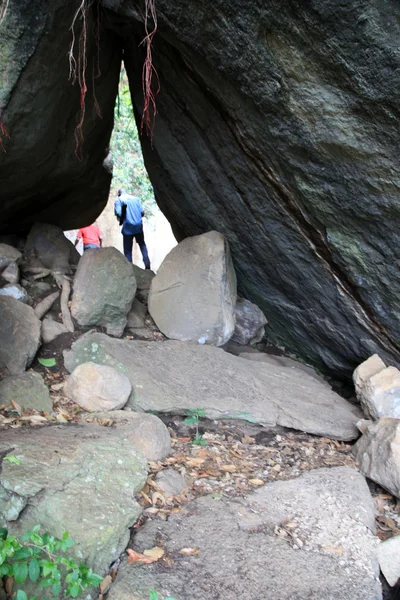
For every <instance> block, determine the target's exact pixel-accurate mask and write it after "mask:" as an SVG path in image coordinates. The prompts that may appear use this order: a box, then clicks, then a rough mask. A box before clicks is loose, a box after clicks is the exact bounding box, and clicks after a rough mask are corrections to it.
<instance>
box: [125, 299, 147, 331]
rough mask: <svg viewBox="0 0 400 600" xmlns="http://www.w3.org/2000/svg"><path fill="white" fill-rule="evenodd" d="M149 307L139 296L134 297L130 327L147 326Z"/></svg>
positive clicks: (129, 316)
mask: <svg viewBox="0 0 400 600" xmlns="http://www.w3.org/2000/svg"><path fill="white" fill-rule="evenodd" d="M146 314H147V308H146V307H145V305H144V304H142V303H141V302H140V301H139V300H137V298H135V299H134V301H133V304H132V308H131V310H130V311H129V313H128V323H127V327H128V329H141V328H142V327H146Z"/></svg>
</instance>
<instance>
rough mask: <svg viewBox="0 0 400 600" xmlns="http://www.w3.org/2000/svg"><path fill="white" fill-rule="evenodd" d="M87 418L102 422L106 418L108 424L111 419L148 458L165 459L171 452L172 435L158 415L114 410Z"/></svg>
mask: <svg viewBox="0 0 400 600" xmlns="http://www.w3.org/2000/svg"><path fill="white" fill-rule="evenodd" d="M87 420H88V421H89V422H91V423H100V424H103V422H104V420H106V422H107V425H108V423H109V421H110V420H111V424H112V427H115V428H116V429H117V430H118V431H120V432H121V433H122V434H123V435H124V436H125V437H127V438H128V439H130V440H131V442H132V443H133V444H135V446H137V447H138V448H139V450H140V451H141V452H142V454H143V456H144V457H145V458H146V459H147V460H153V461H156V460H164V458H166V457H167V456H168V455H169V454H170V453H171V436H170V435H169V431H168V429H167V427H166V426H165V425H164V423H163V422H162V421H161V419H159V418H158V417H156V415H149V414H147V413H139V412H133V411H131V410H114V411H113V412H112V414H110V413H107V412H98V413H93V414H91V415H89V416H88V417H87Z"/></svg>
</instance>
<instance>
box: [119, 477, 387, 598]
mask: <svg viewBox="0 0 400 600" xmlns="http://www.w3.org/2000/svg"><path fill="white" fill-rule="evenodd" d="M374 517H375V507H374V502H373V500H372V497H371V494H370V492H369V489H368V486H367V484H366V482H365V479H364V478H363V477H362V476H361V475H360V474H359V473H357V472H356V471H355V470H353V469H350V468H348V467H336V468H332V469H315V470H313V471H310V472H308V473H304V474H303V475H301V476H300V477H298V478H297V479H294V480H291V481H279V482H274V483H271V484H268V485H266V486H265V487H263V488H261V489H260V490H259V491H258V492H255V493H254V494H251V495H250V496H248V497H247V498H245V499H239V498H224V497H222V498H219V499H216V498H213V496H211V495H209V496H205V497H202V498H198V499H196V500H194V501H192V502H190V503H189V504H187V505H186V506H184V507H183V508H182V510H181V511H180V512H179V513H175V514H171V515H170V516H169V518H168V521H160V520H148V521H147V522H146V523H145V524H144V526H143V527H141V528H140V529H139V530H137V532H136V535H135V538H134V540H133V548H134V550H136V551H137V552H143V551H144V550H145V549H148V548H152V547H154V546H156V545H158V540H159V539H162V540H163V543H164V544H165V547H164V549H165V552H166V554H167V555H168V556H173V557H175V556H176V557H179V559H178V558H177V562H178V560H179V567H178V571H177V570H176V568H175V569H171V568H169V569H166V568H165V566H164V565H163V564H162V561H159V562H157V563H154V564H153V565H152V566H151V568H148V567H147V566H146V565H137V566H136V567H135V568H134V569H132V565H129V564H128V563H127V560H126V558H124V559H123V561H122V564H121V566H120V569H119V572H118V576H117V579H116V581H115V583H114V584H113V586H112V587H111V590H110V592H109V596H108V600H147V599H148V590H149V589H151V588H154V589H156V590H157V592H158V594H159V595H160V597H161V598H164V597H165V596H172V597H174V598H176V600H184V599H186V598H189V597H190V598H196V600H218V599H220V598H224V597H227V590H229V597H231V598H240V599H241V600H254V599H264V598H265V599H266V598H268V599H270V598H271V599H273V598H279V600H293V599H294V598H295V599H296V600H310V599H311V598H313V599H314V598H315V599H317V598H321V599H322V598H323V600H350V599H351V600H378V599H380V598H382V596H381V589H380V583H379V578H378V575H379V567H378V561H377V557H376V550H377V545H378V543H379V540H378V539H377V538H376V537H375V536H374V534H373V531H374ZM285 527H286V530H285ZM285 531H287V532H288V533H287V534H286V537H283V536H281V535H280V534H283V533H285ZM182 548H193V549H194V550H197V551H198V554H197V555H193V556H190V555H189V556H185V555H184V554H180V551H181V549H182ZM188 582H190V591H189V592H188Z"/></svg>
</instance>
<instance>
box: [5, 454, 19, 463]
mask: <svg viewBox="0 0 400 600" xmlns="http://www.w3.org/2000/svg"><path fill="white" fill-rule="evenodd" d="M3 460H6V461H7V462H9V463H12V464H13V465H20V464H21V461H20V460H19V458H17V457H16V456H14V455H13V454H9V455H8V456H5V457H4V458H3Z"/></svg>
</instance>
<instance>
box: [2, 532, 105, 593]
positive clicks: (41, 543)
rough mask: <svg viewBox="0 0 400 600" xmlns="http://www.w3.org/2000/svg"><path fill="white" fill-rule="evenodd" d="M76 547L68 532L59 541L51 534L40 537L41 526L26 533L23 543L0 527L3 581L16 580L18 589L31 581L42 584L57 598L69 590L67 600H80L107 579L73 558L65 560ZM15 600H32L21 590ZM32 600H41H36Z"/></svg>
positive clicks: (43, 534)
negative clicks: (71, 548) (50, 589)
mask: <svg viewBox="0 0 400 600" xmlns="http://www.w3.org/2000/svg"><path fill="white" fill-rule="evenodd" d="M73 544H74V542H73V541H72V540H71V539H70V537H69V534H68V532H65V533H64V535H63V536H62V538H61V539H58V538H55V537H54V536H52V535H50V534H48V533H40V525H36V527H34V528H33V529H32V531H26V532H25V533H24V535H23V536H22V537H21V538H20V539H18V538H17V537H16V536H14V535H10V534H9V533H8V531H7V529H5V528H4V527H0V577H2V578H13V580H14V582H15V583H16V584H17V585H21V584H23V583H24V582H25V581H26V580H30V581H32V582H33V583H36V582H39V586H40V587H42V588H45V587H50V586H51V588H52V593H53V594H54V596H55V597H56V598H59V597H60V593H61V591H62V589H64V588H65V597H69V596H71V597H72V598H76V597H77V596H79V595H80V594H81V593H82V592H84V591H85V590H86V589H87V588H88V587H90V586H98V585H99V584H100V582H101V581H102V579H103V578H102V577H100V575H96V574H95V573H93V571H92V569H89V568H88V567H87V566H86V565H85V564H83V563H80V564H78V563H76V562H75V560H74V559H73V558H71V557H69V556H64V553H65V552H66V551H67V550H68V548H70V547H71V546H73ZM11 582H12V580H11ZM7 584H8V582H6V589H8V585H7ZM56 598H55V599H54V600H56ZM15 600H29V599H28V596H27V594H26V592H24V591H23V590H21V589H19V590H18V591H17V593H16V596H15ZM30 600H39V599H38V597H37V596H34V597H33V598H31V599H30Z"/></svg>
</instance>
